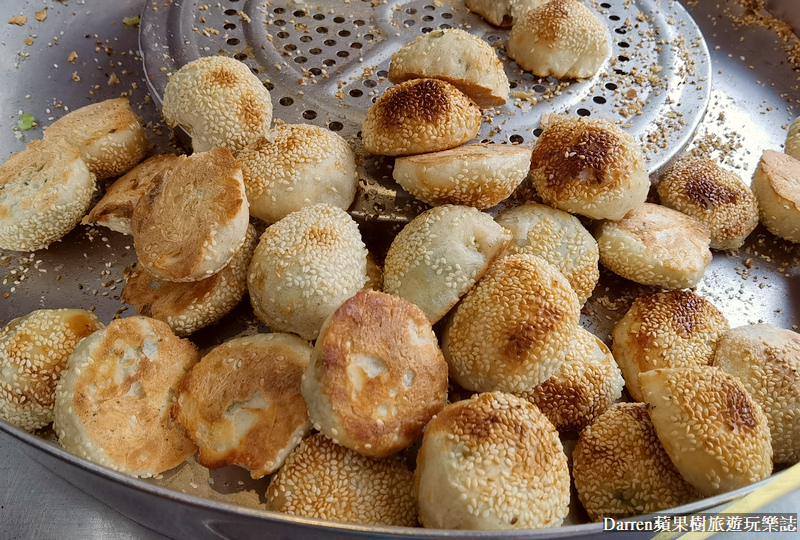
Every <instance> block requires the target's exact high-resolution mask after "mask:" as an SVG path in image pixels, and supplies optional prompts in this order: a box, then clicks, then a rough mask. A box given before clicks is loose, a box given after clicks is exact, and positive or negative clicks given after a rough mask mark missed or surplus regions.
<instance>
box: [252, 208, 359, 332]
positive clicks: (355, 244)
mask: <svg viewBox="0 0 800 540" xmlns="http://www.w3.org/2000/svg"><path fill="white" fill-rule="evenodd" d="M366 282H367V248H366V246H364V242H363V241H362V240H361V233H360V232H359V230H358V225H357V224H356V222H355V221H354V220H353V218H352V217H350V215H349V214H348V213H347V212H345V211H344V210H342V209H341V208H338V207H336V206H331V205H329V204H325V203H320V204H316V205H314V206H307V207H305V208H302V209H301V210H298V211H296V212H292V213H291V214H289V215H288V216H286V217H285V218H283V219H281V220H280V221H278V222H277V223H275V224H274V225H271V226H270V227H267V230H266V231H264V234H263V235H261V239H260V240H259V243H258V246H257V247H256V251H255V253H254V254H253V258H252V260H251V262H250V267H249V269H248V271H247V288H248V290H249V291H250V303H251V304H252V306H253V311H254V312H255V314H256V316H257V317H258V318H259V319H261V321H263V322H264V324H266V325H268V326H269V327H270V328H271V329H272V331H274V332H293V333H295V334H298V335H299V336H300V337H302V338H303V339H309V340H310V339H316V337H317V335H318V334H319V330H320V328H321V327H322V323H324V322H325V320H326V319H327V318H328V317H329V316H330V315H331V314H332V313H333V312H334V311H336V308H338V307H339V306H340V305H341V304H342V302H344V301H345V300H347V299H348V298H350V297H351V296H353V295H354V294H355V293H356V292H358V291H359V290H361V288H362V287H363V286H364V284H365V283H366Z"/></svg>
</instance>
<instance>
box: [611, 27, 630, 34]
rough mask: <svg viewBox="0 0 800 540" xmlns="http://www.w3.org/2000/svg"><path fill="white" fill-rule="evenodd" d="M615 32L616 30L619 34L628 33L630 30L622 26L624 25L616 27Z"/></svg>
mask: <svg viewBox="0 0 800 540" xmlns="http://www.w3.org/2000/svg"><path fill="white" fill-rule="evenodd" d="M614 32H616V33H617V34H627V33H628V31H627V30H626V29H625V28H622V27H620V28H615V29H614Z"/></svg>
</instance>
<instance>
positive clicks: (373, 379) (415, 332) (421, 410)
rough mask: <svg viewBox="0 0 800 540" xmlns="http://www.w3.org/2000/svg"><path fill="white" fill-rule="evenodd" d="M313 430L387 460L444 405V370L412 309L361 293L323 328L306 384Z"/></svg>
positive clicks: (434, 345) (433, 343) (391, 298)
mask: <svg viewBox="0 0 800 540" xmlns="http://www.w3.org/2000/svg"><path fill="white" fill-rule="evenodd" d="M303 396H304V397H305V399H306V403H308V414H309V417H310V418H311V421H312V422H313V424H314V427H315V428H316V429H318V430H319V431H321V432H322V433H324V434H325V435H327V436H328V437H330V438H331V439H333V440H334V441H335V442H337V443H339V444H341V445H343V446H346V447H347V448H351V449H353V450H355V451H357V452H358V453H360V454H364V455H366V456H371V457H376V458H378V457H385V456H388V455H390V454H394V453H395V452H398V451H400V450H402V449H403V448H406V447H408V446H410V445H411V444H413V443H414V442H415V441H417V440H418V439H420V438H421V437H422V430H423V429H424V428H425V426H426V425H427V424H428V422H429V421H430V419H431V418H432V417H433V416H434V415H436V413H438V412H439V411H440V410H441V409H442V407H444V405H445V402H446V400H447V362H445V360H444V356H442V351H441V350H440V349H439V342H438V340H437V339H436V335H435V334H434V333H433V329H432V328H431V324H430V323H429V322H428V319H427V318H426V317H425V314H424V313H423V312H422V310H421V309H419V308H418V307H417V306H415V305H414V304H412V303H411V302H409V301H407V300H403V299H402V298H400V297H397V296H393V295H390V294H386V293H382V292H378V291H361V292H358V293H356V294H355V296H353V297H352V298H350V299H348V300H346V301H345V302H344V303H343V304H342V305H341V307H339V309H337V310H336V311H335V312H334V314H333V315H332V316H331V317H330V318H329V319H328V320H327V321H326V322H325V324H324V325H323V327H322V330H320V333H319V337H318V338H317V341H316V343H315V345H314V352H313V354H312V355H311V363H310V364H309V366H308V370H307V371H306V373H305V375H304V376H303Z"/></svg>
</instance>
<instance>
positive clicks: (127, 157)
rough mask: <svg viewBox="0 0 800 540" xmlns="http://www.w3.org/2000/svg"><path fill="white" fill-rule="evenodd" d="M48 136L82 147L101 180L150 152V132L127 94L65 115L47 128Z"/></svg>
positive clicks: (91, 169) (120, 172)
mask: <svg viewBox="0 0 800 540" xmlns="http://www.w3.org/2000/svg"><path fill="white" fill-rule="evenodd" d="M44 138H45V140H47V139H55V138H62V139H66V140H67V141H69V142H71V143H72V144H74V145H76V146H77V147H79V148H80V149H81V155H82V156H83V160H84V161H85V162H86V165H87V166H88V167H89V170H90V171H92V173H93V174H94V175H95V176H96V177H97V179H98V180H103V179H105V178H112V177H114V176H119V175H121V174H123V173H125V172H127V171H129V170H130V169H131V168H132V167H133V166H134V165H136V164H137V163H139V162H140V161H141V160H142V158H144V155H145V154H146V153H147V149H148V143H147V135H146V134H145V131H144V126H143V125H142V122H141V120H140V119H139V117H138V116H136V114H134V112H133V111H132V110H131V106H130V103H128V99H127V98H116V99H107V100H105V101H101V102H99V103H92V104H91V105H87V106H85V107H81V108H80V109H76V110H74V111H72V112H70V113H67V114H66V115H64V116H62V117H61V118H59V119H58V120H56V121H55V122H53V123H52V124H50V126H49V127H48V128H47V129H45V131H44Z"/></svg>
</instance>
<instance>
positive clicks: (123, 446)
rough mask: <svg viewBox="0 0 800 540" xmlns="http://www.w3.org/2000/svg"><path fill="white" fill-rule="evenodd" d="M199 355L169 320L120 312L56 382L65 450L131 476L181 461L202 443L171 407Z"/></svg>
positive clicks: (57, 421)
mask: <svg viewBox="0 0 800 540" xmlns="http://www.w3.org/2000/svg"><path fill="white" fill-rule="evenodd" d="M199 359H200V355H199V353H198V352H197V348H196V347H195V346H194V345H193V344H192V343H191V342H189V341H188V340H185V339H181V338H179V337H177V336H175V334H173V333H172V331H171V330H170V329H169V326H167V323H164V322H161V321H157V320H155V319H150V318H147V317H128V318H125V319H115V320H113V321H111V323H110V324H109V325H108V326H107V327H106V328H105V329H103V330H99V331H97V332H95V333H94V334H92V335H91V336H89V337H87V338H85V339H83V340H82V341H81V342H80V343H78V346H77V347H75V350H74V352H73V353H72V355H71V356H70V357H69V361H68V362H67V367H66V368H65V369H64V371H63V372H62V373H61V380H60V381H59V383H58V387H57V388H56V401H55V419H54V423H53V429H54V431H55V432H56V435H58V442H59V443H60V444H61V446H63V447H64V449H65V450H67V451H68V452H71V453H73V454H75V455H77V456H78V457H81V458H84V459H88V460H89V461H92V462H94V463H97V464H99V465H103V466H105V467H108V468H110V469H113V470H115V471H119V472H121V473H125V474H128V475H130V476H138V477H150V476H155V475H158V474H160V473H162V472H164V471H166V470H169V469H172V468H173V467H177V466H178V465H180V464H181V463H182V462H183V461H185V460H186V458H188V457H189V456H191V455H192V454H194V453H195V452H196V451H197V447H196V446H195V445H194V443H193V442H192V440H191V439H190V438H189V436H188V434H187V433H186V430H185V429H184V428H183V426H181V425H180V424H178V423H177V422H175V421H173V420H172V417H171V416H170V410H171V408H172V403H173V401H174V400H175V399H177V397H178V386H179V385H180V383H181V381H182V380H183V378H184V377H185V376H186V375H187V374H188V373H189V371H190V370H191V369H192V366H194V365H195V364H196V363H197V361H198V360H199Z"/></svg>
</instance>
